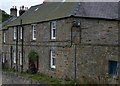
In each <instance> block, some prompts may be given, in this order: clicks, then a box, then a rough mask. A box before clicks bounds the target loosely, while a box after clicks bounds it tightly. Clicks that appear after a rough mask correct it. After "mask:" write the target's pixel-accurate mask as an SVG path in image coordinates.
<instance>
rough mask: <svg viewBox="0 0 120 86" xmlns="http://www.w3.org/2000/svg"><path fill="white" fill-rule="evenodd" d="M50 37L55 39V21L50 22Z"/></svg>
mask: <svg viewBox="0 0 120 86" xmlns="http://www.w3.org/2000/svg"><path fill="white" fill-rule="evenodd" d="M51 39H56V21H53V22H51Z"/></svg>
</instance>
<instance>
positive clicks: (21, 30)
mask: <svg viewBox="0 0 120 86" xmlns="http://www.w3.org/2000/svg"><path fill="white" fill-rule="evenodd" d="M22 33H23V29H22V27H20V39H22V38H23V37H22Z"/></svg>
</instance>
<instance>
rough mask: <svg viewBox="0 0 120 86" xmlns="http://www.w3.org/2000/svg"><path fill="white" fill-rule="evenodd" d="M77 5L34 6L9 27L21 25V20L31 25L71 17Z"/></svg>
mask: <svg viewBox="0 0 120 86" xmlns="http://www.w3.org/2000/svg"><path fill="white" fill-rule="evenodd" d="M76 4H77V3H63V2H46V3H44V4H40V5H36V6H32V7H31V8H30V9H29V10H28V11H26V12H25V13H24V14H23V15H21V16H20V17H19V18H18V19H16V20H15V21H13V22H12V23H11V24H10V25H9V26H15V25H20V20H21V19H22V23H23V24H31V23H36V22H43V21H48V20H53V19H58V18H63V17H67V16H70V14H71V13H72V11H73V8H74V7H75V6H76Z"/></svg>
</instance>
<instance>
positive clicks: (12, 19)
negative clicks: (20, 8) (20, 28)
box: [1, 16, 17, 29]
mask: <svg viewBox="0 0 120 86" xmlns="http://www.w3.org/2000/svg"><path fill="white" fill-rule="evenodd" d="M15 19H17V17H16V16H12V17H10V18H9V19H8V20H6V21H4V22H3V23H2V24H1V27H2V28H1V29H7V25H9V24H10V23H11V22H12V21H14V20H15Z"/></svg>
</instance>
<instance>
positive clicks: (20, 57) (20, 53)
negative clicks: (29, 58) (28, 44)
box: [19, 51, 22, 65]
mask: <svg viewBox="0 0 120 86" xmlns="http://www.w3.org/2000/svg"><path fill="white" fill-rule="evenodd" d="M19 55H20V56H19V59H20V65H22V51H20V52H19Z"/></svg>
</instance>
